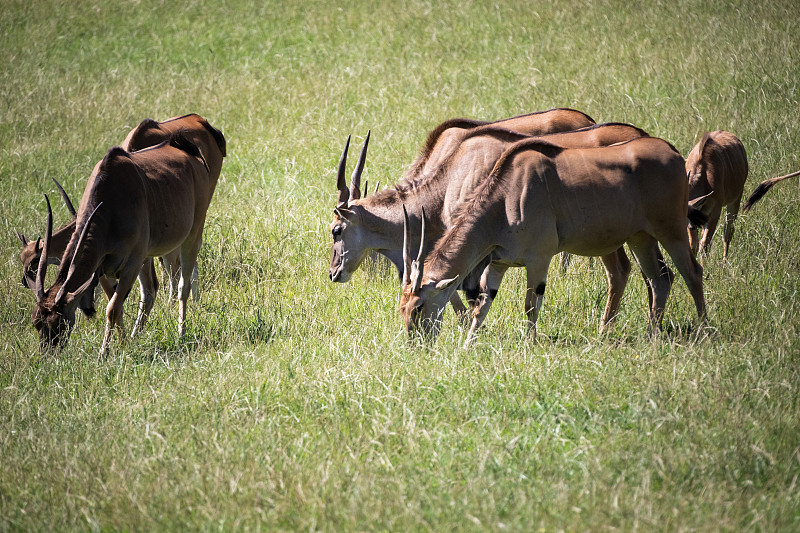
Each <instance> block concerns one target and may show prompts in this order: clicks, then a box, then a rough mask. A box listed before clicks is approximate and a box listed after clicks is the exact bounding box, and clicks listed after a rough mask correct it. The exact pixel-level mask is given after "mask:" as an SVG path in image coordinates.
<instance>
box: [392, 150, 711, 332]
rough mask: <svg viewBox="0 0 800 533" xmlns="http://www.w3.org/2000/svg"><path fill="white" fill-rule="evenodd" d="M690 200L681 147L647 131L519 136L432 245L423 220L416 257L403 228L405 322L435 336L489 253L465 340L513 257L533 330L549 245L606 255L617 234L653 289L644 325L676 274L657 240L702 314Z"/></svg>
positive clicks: (653, 323) (654, 319)
mask: <svg viewBox="0 0 800 533" xmlns="http://www.w3.org/2000/svg"><path fill="white" fill-rule="evenodd" d="M688 210H689V206H688V184H687V181H686V175H685V173H684V160H683V157H681V155H680V154H679V153H678V152H677V150H675V148H674V147H673V146H672V145H670V144H669V143H667V142H666V141H663V140H661V139H657V138H653V137H645V138H640V139H634V140H632V141H628V142H626V143H622V144H618V145H614V146H608V147H602V148H584V149H579V148H572V149H569V148H563V147H561V146H558V145H555V144H553V143H550V142H547V141H546V140H543V139H527V140H522V141H520V142H517V143H515V144H514V145H512V146H511V147H509V148H508V149H506V150H505V151H504V152H503V154H502V155H501V156H500V158H499V159H498V161H497V163H496V164H495V166H494V168H493V169H492V171H491V173H490V174H489V177H488V178H487V179H486V180H484V181H483V182H482V184H481V186H480V187H477V188H476V189H475V190H474V191H473V192H472V194H471V196H470V197H469V198H468V199H466V200H465V201H464V202H463V203H462V204H461V205H460V206H459V208H458V211H457V212H456V213H455V214H454V216H453V218H454V221H453V222H452V224H451V225H450V227H449V229H448V230H447V232H446V233H445V234H444V235H443V236H442V237H441V238H440V239H439V240H438V241H437V242H436V243H435V245H434V246H433V249H432V250H431V251H429V252H428V251H427V250H426V241H427V240H428V237H427V235H426V234H427V229H425V234H423V236H422V237H421V238H420V247H419V253H418V254H417V258H416V260H414V261H412V260H410V257H411V252H410V250H409V249H408V247H409V244H410V242H411V239H410V237H409V236H408V232H407V233H406V238H405V239H404V241H405V245H404V275H403V291H402V295H401V298H400V312H401V314H402V316H403V319H404V322H405V327H406V329H407V331H408V332H409V334H410V335H411V334H415V333H418V332H420V333H422V334H424V336H426V337H428V338H432V337H434V336H435V335H436V334H437V333H438V331H439V328H440V327H441V315H442V311H443V309H444V306H445V305H446V303H447V301H448V300H449V298H450V296H451V295H452V293H453V292H454V291H455V290H456V287H457V286H458V281H459V280H460V279H461V278H462V277H464V276H466V275H467V274H469V273H470V272H472V271H473V270H474V269H475V267H476V266H477V265H479V264H480V263H481V262H482V261H483V260H484V259H485V258H487V257H489V258H490V259H491V263H490V264H489V266H488V267H487V268H486V269H485V270H484V271H483V273H482V276H481V301H480V302H479V304H478V305H477V306H476V308H475V309H474V311H473V319H472V325H471V326H470V330H469V333H468V336H467V341H466V342H467V344H469V342H470V341H471V340H472V338H473V337H474V334H475V330H476V329H477V328H478V327H479V326H480V325H481V323H482V322H483V320H484V318H485V317H486V314H487V313H488V311H489V308H490V306H491V304H492V301H493V300H494V298H495V296H496V294H497V290H498V288H499V286H500V282H501V280H502V277H503V275H504V274H505V271H506V270H507V269H508V267H510V266H524V267H525V268H526V270H527V290H526V295H525V310H526V314H527V318H528V329H529V332H530V334H531V335H532V336H535V334H536V320H537V317H538V314H539V309H540V307H541V303H542V298H543V296H544V292H545V285H546V280H547V269H548V265H549V263H550V260H551V258H552V257H553V255H555V254H556V253H558V252H559V251H568V252H570V253H573V254H578V255H586V256H604V255H607V254H611V253H612V252H614V251H615V250H617V249H619V248H620V247H621V246H622V244H623V243H627V244H628V246H629V248H630V249H631V251H632V252H633V254H634V256H635V258H636V260H637V262H638V263H639V266H640V267H641V269H642V271H643V272H644V274H645V276H646V277H647V278H648V282H649V285H650V287H651V290H652V294H653V299H652V304H651V306H650V312H649V318H650V320H649V326H650V329H651V330H652V329H653V328H658V327H660V324H661V318H662V315H663V312H664V306H665V303H666V300H667V297H668V295H669V291H670V288H671V285H672V278H673V275H672V273H671V272H670V270H669V268H668V267H667V265H666V264H665V263H664V261H663V259H662V257H661V254H660V251H659V248H658V243H661V245H662V246H664V248H665V249H666V251H667V253H669V255H670V256H671V257H672V259H673V261H674V263H675V265H676V266H677V268H678V270H679V272H680V273H681V275H682V276H683V278H684V280H685V281H686V284H687V285H688V286H689V290H690V292H691V294H692V297H693V298H694V302H695V306H696V308H697V314H698V315H699V316H700V317H704V316H705V300H704V297H703V281H702V267H700V265H699V264H698V263H697V261H696V260H695V258H694V255H693V254H692V251H691V248H690V247H689V239H688V236H687V234H686V219H687V217H688ZM423 220H425V218H424V215H423ZM426 225H427V221H426ZM408 226H409V222H408V221H406V228H408Z"/></svg>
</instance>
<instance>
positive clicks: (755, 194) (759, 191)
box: [742, 170, 800, 213]
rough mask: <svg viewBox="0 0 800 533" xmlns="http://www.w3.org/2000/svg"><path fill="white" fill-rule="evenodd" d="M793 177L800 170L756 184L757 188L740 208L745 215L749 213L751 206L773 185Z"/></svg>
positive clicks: (799, 172) (798, 174) (799, 184)
mask: <svg viewBox="0 0 800 533" xmlns="http://www.w3.org/2000/svg"><path fill="white" fill-rule="evenodd" d="M795 176H800V170H798V171H797V172H792V173H791V174H786V175H785V176H781V177H780V178H770V179H768V180H764V181H762V182H761V183H759V184H758V187H756V189H755V190H754V191H753V194H751V195H750V197H749V198H748V199H747V201H746V202H745V203H744V207H743V208H742V210H743V211H744V212H745V213H747V212H748V211H750V208H751V207H753V204H755V203H756V202H757V201H759V200H761V198H763V197H764V195H765V194H767V192H768V191H769V190H770V189H771V188H772V186H773V185H775V184H776V183H778V182H781V181H783V180H787V179H789V178H794V177H795ZM797 186H798V187H800V183H798V184H797Z"/></svg>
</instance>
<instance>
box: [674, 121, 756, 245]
mask: <svg viewBox="0 0 800 533" xmlns="http://www.w3.org/2000/svg"><path fill="white" fill-rule="evenodd" d="M747 170H748V168H747V153H746V152H745V150H744V145H742V141H740V140H739V139H738V138H737V137H736V136H735V135H734V134H732V133H729V132H727V131H722V130H717V131H712V132H707V133H704V134H703V137H702V138H701V139H700V142H699V143H697V144H696V145H695V147H694V148H692V151H691V152H689V155H688V156H687V158H686V175H687V177H688V179H689V203H690V204H692V205H695V206H696V207H697V208H698V209H699V210H700V211H702V212H703V214H704V215H705V216H706V217H708V223H707V224H706V225H705V227H704V228H703V236H702V238H701V239H700V241H699V242H698V235H697V233H698V231H697V229H696V228H694V227H691V226H690V227H689V243H690V245H691V247H692V252H693V253H694V254H695V255H697V252H698V250H700V251H701V252H702V256H701V260H702V258H703V257H705V256H707V255H708V253H709V251H710V250H711V239H712V238H713V237H714V232H715V231H716V229H717V224H718V223H719V219H720V216H721V215H722V208H723V207H725V224H724V226H723V233H722V242H723V246H724V248H723V254H722V257H723V259H725V258H727V257H728V247H729V245H730V243H731V239H732V238H733V223H734V221H735V220H736V215H737V214H738V213H739V203H740V202H741V201H742V193H743V192H744V182H745V181H746V180H747Z"/></svg>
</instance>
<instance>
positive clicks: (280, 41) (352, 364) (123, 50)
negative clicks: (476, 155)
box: [0, 0, 800, 531]
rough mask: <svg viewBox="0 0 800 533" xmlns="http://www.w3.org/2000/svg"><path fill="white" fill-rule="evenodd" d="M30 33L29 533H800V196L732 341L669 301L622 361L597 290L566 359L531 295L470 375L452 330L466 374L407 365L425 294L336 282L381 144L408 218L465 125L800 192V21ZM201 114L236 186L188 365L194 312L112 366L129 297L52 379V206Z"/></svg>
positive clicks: (625, 341)
mask: <svg viewBox="0 0 800 533" xmlns="http://www.w3.org/2000/svg"><path fill="white" fill-rule="evenodd" d="M2 12H3V16H2V17H0V61H2V63H3V65H5V66H6V67H5V68H3V69H2V70H0V198H2V200H1V201H0V234H2V238H0V322H2V328H0V351H1V352H2V354H1V355H0V465H2V466H1V467H0V530H43V531H53V530H59V531H62V530H86V529H92V530H95V529H96V530H147V531H150V530H233V529H247V530H259V529H260V530H270V531H272V530H292V531H294V530H302V529H324V530H334V531H342V530H409V529H412V530H436V531H442V530H452V529H459V530H483V529H488V530H506V529H508V530H522V531H562V530H563V531H576V530H589V531H597V530H615V529H619V530H625V531H633V530H639V531H651V530H661V531H687V530H703V531H704V530H720V529H721V530H731V531H739V530H757V531H794V530H797V529H798V527H799V524H798V520H800V518H798V517H799V516H800V514H798V513H800V506H799V505H798V501H800V495H799V494H798V487H797V478H798V475H800V463H799V462H798V461H800V458H799V457H798V448H800V439H798V435H800V431H799V429H800V428H798V417H797V413H798V409H800V394H799V392H800V388H798V383H800V376H798V369H799V368H800V365H798V354H799V353H800V347H798V341H797V338H798V330H799V329H800V327H799V326H800V321H798V319H797V316H799V315H800V304H798V301H800V300H798V289H799V288H800V285H799V284H798V277H797V273H798V272H800V254H798V252H797V241H798V231H800V214H798V213H800V211H798V209H797V205H798V191H797V189H796V188H795V187H794V186H793V185H790V184H783V185H781V186H779V187H777V188H776V189H775V190H774V191H772V192H770V194H769V196H767V197H766V198H765V199H764V200H763V201H762V203H760V204H759V205H757V206H756V207H755V208H754V209H753V211H752V212H751V213H750V214H748V215H746V216H742V217H740V219H739V221H738V222H737V226H736V227H737V229H736V235H735V237H734V240H733V243H732V248H731V254H730V257H729V259H728V261H727V262H726V263H723V261H722V253H721V243H720V242H715V245H714V247H713V249H712V253H711V256H710V257H709V258H708V259H707V261H706V266H707V268H706V271H705V274H706V280H705V292H706V296H707V300H708V308H709V319H708V324H707V325H706V326H705V327H698V324H697V322H696V318H695V316H694V305H693V303H692V300H691V298H690V296H689V293H688V290H687V289H686V286H685V284H684V283H683V281H682V280H681V279H680V278H677V279H676V283H675V285H674V287H673V290H672V294H671V296H670V299H669V302H668V305H667V310H666V314H665V319H664V328H663V331H662V332H661V333H660V334H659V335H657V336H655V337H650V336H648V335H647V328H646V316H647V313H646V305H647V304H646V302H647V298H646V294H645V291H644V283H643V282H642V280H641V276H640V275H639V273H638V272H637V271H634V272H632V273H631V277H630V280H629V283H628V288H627V291H626V294H625V296H624V298H623V302H622V307H621V309H620V315H619V317H618V319H617V323H616V325H615V327H614V328H613V330H612V331H611V332H610V333H608V334H606V335H604V336H601V335H599V334H598V327H599V322H600V316H601V315H602V311H603V305H604V302H605V295H606V281H605V276H604V274H603V273H602V269H601V267H600V265H599V262H598V261H596V260H595V261H594V263H593V264H590V262H589V260H588V259H585V258H575V260H574V262H573V266H572V267H571V269H570V271H569V272H568V273H567V274H562V273H561V272H560V271H559V270H558V268H557V266H556V265H555V263H554V264H553V265H552V266H551V269H550V275H549V278H548V284H547V293H546V297H545V302H544V306H543V308H542V313H541V316H540V320H539V333H540V334H539V337H538V338H537V340H536V341H535V342H531V341H530V340H529V339H527V338H526V335H525V324H524V314H523V312H522V302H523V287H524V284H523V280H524V278H523V272H522V270H520V269H514V270H512V271H509V274H508V275H507V276H506V279H505V281H504V283H503V286H502V287H501V290H500V293H499V296H498V299H497V301H496V302H495V304H494V305H493V308H492V310H491V312H490V314H489V316H488V318H487V320H486V323H485V328H484V329H483V330H482V331H481V332H480V334H479V335H478V338H477V340H476V343H475V346H474V347H473V348H472V349H470V350H469V351H464V350H462V349H461V346H462V344H463V342H464V340H465V337H466V331H465V330H464V329H463V328H462V327H460V326H459V325H458V323H457V321H456V319H455V317H454V316H453V315H452V313H451V312H449V311H448V313H447V314H446V315H445V321H444V326H443V330H442V333H441V335H440V336H439V338H438V339H437V341H436V343H435V344H433V345H432V346H430V347H427V348H425V347H421V346H419V345H418V344H415V343H408V342H406V339H405V336H404V333H403V331H402V325H401V320H400V317H399V314H398V312H397V302H398V298H399V284H398V281H397V279H396V275H395V273H394V272H391V273H390V274H389V275H388V276H384V275H381V274H379V273H376V272H374V271H370V270H367V269H363V270H362V271H360V272H358V273H357V274H356V275H355V276H354V277H353V279H352V280H351V281H350V282H349V283H347V284H346V285H340V284H333V283H330V282H329V281H328V277H327V272H328V262H329V258H330V255H329V254H330V250H329V247H330V236H329V233H328V231H329V230H328V224H329V221H330V216H331V210H332V208H333V205H334V204H333V202H334V198H335V165H336V161H337V159H338V156H339V154H340V151H341V149H342V146H343V143H344V140H345V138H346V137H347V135H348V134H353V136H354V137H353V139H354V142H355V143H360V142H361V141H362V140H363V137H364V136H365V135H366V132H367V130H370V129H371V130H372V142H371V147H370V154H369V156H368V161H367V168H366V171H365V175H364V178H365V179H368V180H369V182H370V183H372V184H375V183H376V182H377V181H380V182H381V183H382V184H383V185H389V184H391V183H394V182H395V181H397V180H398V179H399V178H400V177H401V176H402V174H403V171H404V170H405V168H406V167H407V166H408V165H409V164H410V163H411V161H412V160H413V158H414V156H415V155H416V153H417V150H418V149H419V146H420V145H421V143H422V142H423V140H424V139H425V137H426V135H427V132H428V130H430V129H431V128H432V127H434V126H435V125H436V124H437V123H438V122H439V121H441V120H444V119H447V118H451V117H456V116H470V117H474V118H480V119H485V120H491V119H497V118H503V117H508V116H513V115H516V114H520V113H526V112H530V111H535V110H544V109H549V108H553V107H562V106H567V107H574V108H577V109H580V110H582V111H585V112H587V113H588V114H589V115H591V116H592V117H594V118H595V119H596V120H597V121H624V122H631V123H633V124H636V125H637V126H640V127H642V128H644V129H646V130H648V131H649V132H650V133H652V134H654V135H659V136H662V137H664V138H666V139H667V140H669V141H670V142H672V143H674V144H675V146H676V147H677V148H678V149H679V150H680V151H681V152H682V153H684V154H686V153H688V151H689V149H690V148H691V147H692V145H693V144H694V143H696V142H697V141H698V140H699V138H700V136H701V135H702V133H703V132H704V131H707V130H714V129H727V130H729V131H732V132H733V133H735V134H736V135H737V136H739V137H740V138H741V139H742V141H743V142H744V144H745V147H746V148H747V151H748V157H749V161H750V178H749V180H748V184H747V186H746V193H749V192H750V191H751V190H752V189H753V187H754V186H755V184H756V183H758V182H759V181H761V180H763V179H766V178H768V177H773V176H776V175H780V174H783V173H786V172H790V171H793V170H796V169H798V168H800V153H798V149H797V147H798V146H800V133H798V131H800V130H798V128H797V109H798V101H800V88H799V87H798V83H799V82H798V76H797V73H798V71H797V65H798V59H799V58H800V41H799V40H798V36H797V32H796V31H794V30H795V29H794V27H793V24H794V23H795V22H796V21H797V20H798V19H800V12H798V6H797V5H796V2H790V1H770V2H766V3H761V4H752V5H749V4H748V5H735V6H731V5H730V4H729V3H724V2H714V1H712V2H693V1H687V2H677V3H676V2H673V3H657V2H656V3H654V2H634V3H630V2H624V3H623V2H617V1H603V2H580V1H575V2H567V3H519V2H499V3H498V2H494V3H485V2H469V1H467V2H449V1H445V2H436V3H431V2H425V1H414V2H405V3H394V2H385V3H381V4H377V5H376V4H363V5H353V4H348V5H345V4H341V3H332V2H324V1H319V2H311V3H291V2H288V3H286V2H283V3H277V4H276V3H267V4H250V3H245V2H224V3H219V2H217V3H211V2H191V3H188V4H186V5H177V4H174V3H160V2H151V1H139V2H136V1H134V2H129V3H126V4H115V5H109V4H108V3H102V2H93V1H89V0H87V1H78V2H58V1H47V2H17V1H11V2H5V3H4V6H3V8H2ZM189 112H197V113H200V114H201V115H203V116H205V117H207V118H208V119H209V120H210V122H211V123H212V124H214V125H215V126H217V127H219V128H220V129H221V130H222V131H223V132H224V133H225V135H226V138H227V139H228V149H229V156H228V158H227V159H226V161H225V164H224V167H223V173H222V178H221V180H220V183H219V186H218V188H217V191H216V194H215V198H214V200H213V202H212V205H211V208H210V210H209V216H208V221H207V224H206V231H205V238H204V244H203V248H202V250H201V254H200V283H201V300H200V301H199V302H190V304H189V321H188V331H187V336H186V338H185V339H184V340H183V341H179V340H178V339H177V306H176V304H175V303H174V302H168V301H167V299H166V297H165V294H164V292H163V291H162V293H161V294H159V296H158V298H157V301H156V305H155V308H154V311H153V314H152V317H151V320H150V323H149V324H148V326H147V328H146V329H145V331H144V332H143V333H142V334H141V335H140V336H139V337H137V338H136V339H133V340H124V341H123V340H120V339H117V340H115V342H114V343H113V344H112V352H111V354H110V355H109V356H108V357H107V358H104V359H100V358H98V355H97V353H98V350H99V346H100V343H101V340H102V335H103V329H104V318H103V316H102V311H103V309H104V307H105V300H104V298H103V297H98V300H97V303H98V310H99V315H100V316H98V317H97V318H95V319H93V320H87V319H84V318H79V320H78V323H77V325H76V328H75V331H74V332H73V335H72V337H71V339H70V343H69V346H68V347H67V348H66V349H65V350H64V351H62V352H60V353H59V354H57V355H39V354H38V351H37V338H36V335H35V331H34V329H33V327H32V326H31V321H30V314H31V310H32V308H33V305H34V303H35V297H34V295H33V294H32V292H31V291H29V290H27V289H24V288H23V287H22V285H21V284H20V277H21V276H20V268H19V259H18V248H19V242H18V241H17V238H16V236H15V235H14V229H18V230H20V231H23V232H24V233H26V234H27V235H29V236H31V237H33V238H35V237H36V236H38V235H41V234H42V233H43V231H44V216H43V215H44V209H45V207H44V199H43V197H42V194H43V193H47V194H48V195H50V197H51V200H54V198H56V197H55V194H56V191H55V188H54V186H53V185H52V182H51V181H50V178H51V177H56V178H57V179H59V181H61V183H62V184H63V185H64V186H65V188H66V189H67V191H68V192H69V193H70V194H71V195H72V196H73V200H75V201H76V203H77V199H78V198H79V197H80V194H81V193H82V191H83V186H84V184H85V182H86V178H87V177H88V175H89V173H90V172H91V169H92V167H93V165H94V164H95V163H96V162H97V161H98V160H100V159H101V158H102V157H103V155H104V154H105V152H106V151H107V150H108V149H109V148H110V147H111V146H113V145H115V144H118V143H120V142H121V141H122V140H123V139H124V137H125V135H126V134H127V132H128V131H129V130H130V129H131V128H133V127H134V126H135V125H136V124H138V122H139V121H141V120H142V119H144V118H146V117H152V118H156V119H165V118H168V117H171V116H175V115H181V114H185V113H189ZM351 166H352V163H351ZM54 206H55V207H54V214H55V218H56V224H57V225H58V224H63V223H65V222H66V221H67V216H68V215H67V213H66V210H65V209H63V207H62V206H60V205H58V204H57V203H55V202H54ZM612 207H613V206H612ZM720 238H721V234H720V235H718V236H717V238H716V241H719V240H720ZM51 275H52V274H51ZM137 299H138V291H137V289H134V291H133V292H132V294H131V297H130V298H129V299H128V303H127V305H126V311H125V320H126V324H127V326H128V328H130V327H131V326H132V324H133V321H134V319H135V315H136V304H137V301H136V300H137Z"/></svg>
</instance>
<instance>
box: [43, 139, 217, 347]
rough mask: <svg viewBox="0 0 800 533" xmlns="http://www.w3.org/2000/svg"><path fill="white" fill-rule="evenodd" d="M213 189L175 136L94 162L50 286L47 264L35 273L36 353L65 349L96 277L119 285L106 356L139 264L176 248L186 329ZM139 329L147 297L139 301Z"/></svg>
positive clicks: (194, 152)
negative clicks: (80, 305)
mask: <svg viewBox="0 0 800 533" xmlns="http://www.w3.org/2000/svg"><path fill="white" fill-rule="evenodd" d="M215 187H216V179H215V178H214V177H212V176H211V173H210V172H209V168H208V166H207V164H206V162H205V159H204V156H203V155H202V153H201V152H200V150H199V149H198V147H197V146H196V145H195V144H194V143H193V142H192V141H190V140H188V139H186V138H185V137H184V136H183V135H182V134H181V133H177V134H175V135H173V136H172V137H170V139H169V140H168V141H164V142H163V143H161V144H159V145H157V146H154V147H150V148H146V149H143V150H140V151H138V152H132V153H129V152H127V151H126V150H124V149H122V148H120V147H115V148H112V149H111V150H109V151H108V153H107V154H106V156H105V157H104V158H103V160H102V161H101V162H100V163H98V164H97V165H96V166H95V168H94V171H93V172H92V175H91V176H90V177H89V181H88V183H87V185H86V190H85V191H84V194H83V198H82V199H81V204H80V208H79V209H78V216H77V221H76V226H75V228H76V230H75V232H74V233H73V237H72V239H71V240H70V242H69V244H68V246H67V249H66V251H65V252H64V255H63V257H62V258H61V263H60V266H59V269H58V273H57V274H56V279H55V282H54V283H53V285H52V286H51V287H50V288H49V289H48V290H44V280H45V276H46V271H47V261H40V262H39V269H38V271H37V276H36V294H37V298H38V303H37V305H36V308H35V309H34V312H33V324H34V326H35V327H36V329H37V330H38V331H39V344H40V348H41V349H46V348H47V347H55V346H62V345H64V344H65V343H66V342H67V340H68V338H69V334H70V331H71V329H72V327H73V325H74V323H75V308H76V306H77V299H78V298H79V297H80V295H81V294H82V293H83V292H84V291H85V290H87V289H88V288H89V286H90V285H91V284H92V282H93V280H94V278H95V277H96V276H103V275H104V276H108V277H113V278H116V279H117V280H118V283H117V285H116V288H115V290H114V294H113V295H112V296H111V299H110V300H109V303H108V307H107V308H106V331H105V336H104V338H103V345H102V348H101V353H102V354H105V353H107V352H108V348H109V344H110V341H111V334H112V331H113V330H114V328H115V327H116V328H118V329H119V330H120V332H122V330H123V315H122V309H123V304H124V301H125V298H126V297H127V295H128V293H129V292H130V290H131V287H132V286H133V283H134V281H135V280H136V278H137V277H139V278H140V283H142V284H143V285H144V284H146V283H152V282H151V281H148V280H143V279H142V278H143V277H146V276H147V275H148V273H149V272H150V270H149V269H143V268H142V264H143V263H144V262H145V260H146V259H147V258H148V257H158V256H161V255H163V254H165V253H167V252H170V251H172V250H174V249H176V248H180V250H181V252H180V254H181V281H180V283H179V293H180V294H179V308H178V334H179V335H180V336H183V334H184V332H185V319H186V303H187V300H188V297H189V292H190V284H189V279H190V277H191V273H192V267H193V265H194V264H195V261H196V260H197V252H198V250H199V248H200V242H201V239H202V234H203V226H204V223H205V217H206V210H207V209H208V205H209V203H210V201H211V197H212V195H213V193H214V189H215ZM47 204H48V222H47V232H46V234H45V241H44V247H43V248H44V250H43V252H42V254H43V255H44V256H45V257H46V256H47V251H48V248H49V246H50V242H51V240H52V211H51V209H50V202H49V200H48V202H47ZM142 306H143V308H140V314H139V316H140V318H141V319H142V320H141V322H139V321H138V319H137V324H136V325H135V326H134V332H135V331H137V330H139V329H141V328H142V327H144V324H145V321H146V319H147V313H148V312H149V310H150V307H152V298H148V299H147V300H146V301H144V302H142Z"/></svg>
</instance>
